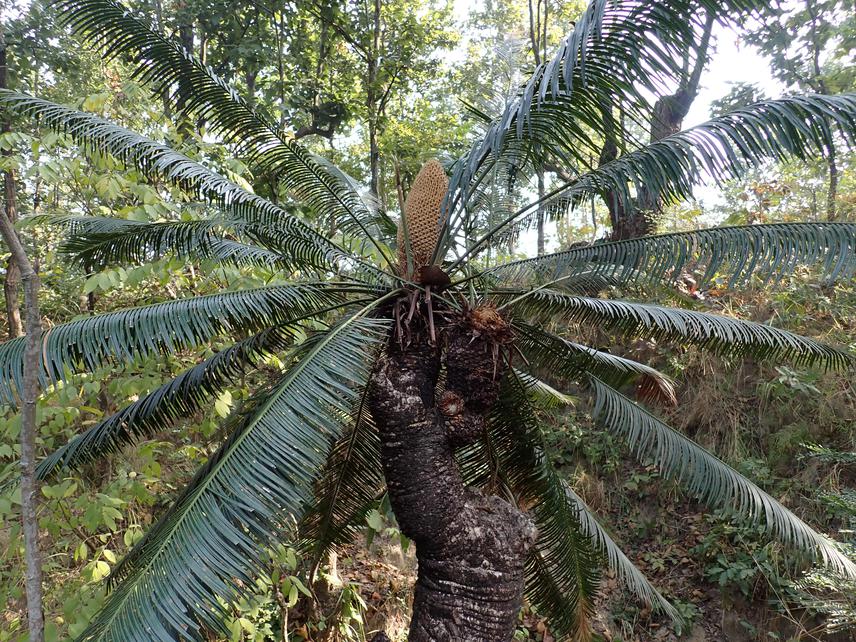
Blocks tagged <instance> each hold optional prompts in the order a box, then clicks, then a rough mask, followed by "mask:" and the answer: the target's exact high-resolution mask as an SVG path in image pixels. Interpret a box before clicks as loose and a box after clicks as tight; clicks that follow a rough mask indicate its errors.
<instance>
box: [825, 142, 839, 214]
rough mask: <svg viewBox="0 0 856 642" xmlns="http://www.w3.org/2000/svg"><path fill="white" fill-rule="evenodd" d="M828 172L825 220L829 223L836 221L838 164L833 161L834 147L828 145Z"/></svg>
mask: <svg viewBox="0 0 856 642" xmlns="http://www.w3.org/2000/svg"><path fill="white" fill-rule="evenodd" d="M826 166H827V168H828V170H829V187H828V189H827V191H826V220H827V221H829V222H830V223H831V222H833V221H836V220H837V219H838V209H837V203H836V201H837V200H838V164H837V163H836V161H835V147H834V146H833V145H830V146H829V148H828V155H827V157H826Z"/></svg>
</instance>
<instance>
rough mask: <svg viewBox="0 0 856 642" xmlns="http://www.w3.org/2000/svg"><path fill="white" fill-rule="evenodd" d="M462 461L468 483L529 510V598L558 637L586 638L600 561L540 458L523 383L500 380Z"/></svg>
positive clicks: (545, 461) (512, 377)
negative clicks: (478, 435) (484, 428)
mask: <svg viewBox="0 0 856 642" xmlns="http://www.w3.org/2000/svg"><path fill="white" fill-rule="evenodd" d="M459 461H460V465H461V469H462V473H463V475H464V478H465V480H466V481H467V483H470V484H475V485H479V486H486V487H488V488H489V489H491V490H495V489H496V486H497V485H499V487H500V488H501V489H503V490H504V491H505V493H506V494H507V495H509V496H510V497H513V499H514V501H516V502H517V504H518V505H519V506H520V507H521V508H523V509H524V510H527V511H528V512H529V515H530V517H531V518H532V519H533V521H534V522H535V525H536V526H537V528H538V539H537V541H536V543H535V546H534V547H533V549H532V550H531V551H530V554H529V557H528V559H527V564H526V594H527V596H528V597H529V599H530V601H531V602H532V603H533V604H534V605H535V607H536V609H537V611H538V612H539V613H541V614H542V615H544V616H546V617H547V618H548V620H549V622H550V627H551V630H553V631H554V632H555V633H558V634H561V635H567V636H573V637H574V639H587V638H586V635H587V633H588V631H589V630H590V628H589V627H590V622H589V617H590V615H591V613H592V609H593V600H594V597H595V595H596V594H597V591H598V585H599V582H600V562H601V560H600V557H599V555H598V553H597V552H596V551H595V549H594V547H593V543H592V540H591V539H590V538H589V536H588V535H587V534H586V533H585V532H584V531H583V526H582V524H581V523H580V519H579V511H578V509H577V508H576V506H574V505H572V504H571V503H569V502H568V501H567V500H566V497H565V492H564V489H563V486H562V482H561V479H560V478H559V476H558V475H557V473H556V471H555V470H554V469H553V466H552V464H551V463H550V461H549V459H548V458H547V457H546V455H545V453H544V449H543V447H542V444H541V437H540V432H539V427H538V422H537V418H536V416H535V414H534V412H533V410H532V408H531V406H530V405H529V399H528V396H527V391H526V386H525V383H524V382H522V381H520V380H519V379H518V378H517V377H516V375H515V374H514V373H510V374H509V375H508V376H507V377H505V379H504V381H503V385H502V390H501V392H500V396H499V402H498V403H497V405H496V406H495V408H494V409H493V411H492V412H491V415H490V417H489V422H488V432H487V436H486V439H485V440H484V441H483V442H480V443H477V444H475V445H474V446H472V447H470V448H468V449H467V450H466V451H465V452H463V453H462V454H461V455H460V458H459Z"/></svg>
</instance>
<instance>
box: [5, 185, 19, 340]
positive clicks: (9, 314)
mask: <svg viewBox="0 0 856 642" xmlns="http://www.w3.org/2000/svg"><path fill="white" fill-rule="evenodd" d="M4 184H5V187H6V190H5V191H6V195H5V200H6V216H7V217H8V218H9V222H10V223H12V224H13V225H14V224H15V221H16V220H17V219H18V214H17V212H18V210H17V207H16V202H15V176H14V174H13V173H12V172H11V171H8V172H5V176H4ZM20 286H21V270H20V268H19V267H18V263H17V262H16V261H15V259H14V257H12V256H10V257H9V260H8V262H7V263H6V278H5V279H4V280H3V294H4V295H5V298H6V320H7V324H8V331H9V338H10V339H14V338H16V337H20V336H22V335H23V334H24V326H23V324H22V323H21V307H20V305H19V303H18V289H19V288H20Z"/></svg>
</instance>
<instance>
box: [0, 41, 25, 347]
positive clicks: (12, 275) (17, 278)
mask: <svg viewBox="0 0 856 642" xmlns="http://www.w3.org/2000/svg"><path fill="white" fill-rule="evenodd" d="M7 71H8V67H7V65H6V37H5V34H4V33H2V31H0V89H7V88H8V86H9V84H8V76H7ZM10 131H12V123H10V122H9V121H8V120H6V121H4V122H3V132H4V133H6V132H10ZM11 153H12V152H11V151H5V150H4V151H3V156H9V155H11ZM3 187H4V190H3V191H4V198H5V204H6V216H8V217H9V221H10V222H11V223H12V224H13V225H14V223H15V221H17V220H18V207H17V203H16V200H15V174H14V173H13V172H12V170H9V171H7V172H3ZM20 285H21V270H20V269H18V264H17V263H16V262H15V260H14V258H13V257H11V256H10V257H9V261H8V262H7V264H6V278H5V279H4V281H3V293H4V294H5V298H6V320H7V325H8V331H9V338H10V339H14V338H15V337H20V336H21V335H23V334H24V328H23V325H22V324H21V308H20V305H19V304H18V289H19V287H20Z"/></svg>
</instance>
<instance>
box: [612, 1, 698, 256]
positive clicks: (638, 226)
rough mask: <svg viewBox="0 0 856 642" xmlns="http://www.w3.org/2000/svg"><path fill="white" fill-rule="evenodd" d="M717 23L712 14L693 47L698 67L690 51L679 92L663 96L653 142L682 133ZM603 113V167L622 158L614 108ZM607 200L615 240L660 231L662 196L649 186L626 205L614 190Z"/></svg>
mask: <svg viewBox="0 0 856 642" xmlns="http://www.w3.org/2000/svg"><path fill="white" fill-rule="evenodd" d="M713 23H714V16H713V15H712V14H710V13H708V15H707V16H706V18H705V22H704V27H703V31H702V33H701V38H700V40H699V43H698V45H697V46H696V47H692V46H691V48H695V60H694V64H692V65H691V55H690V53H691V50H690V49H687V51H686V59H685V65H684V70H683V75H682V77H681V79H680V84H679V86H678V88H677V90H676V91H675V93H673V94H670V95H667V96H661V97H660V98H658V99H657V102H656V103H654V108H653V111H652V113H651V122H650V125H649V127H650V131H649V143H655V142H657V141H658V140H662V139H663V138H666V137H667V136H671V135H673V134H677V133H678V132H679V131H681V128H682V126H683V123H684V118H686V116H687V114H688V113H689V110H690V107H692V104H693V101H695V99H696V96H697V95H698V88H699V81H700V80H701V74H702V71H703V70H704V66H705V63H706V61H707V51H708V48H709V47H710V39H711V35H712V33H713ZM690 67H692V69H691V68H690ZM601 111H602V112H603V114H604V119H605V121H604V124H605V127H604V129H605V130H606V132H607V136H606V140H605V141H604V146H603V149H602V150H601V155H600V164H601V165H602V164H604V163H606V162H609V161H612V160H615V158H617V157H618V149H617V132H616V131H615V130H616V127H615V123H614V117H613V116H612V113H611V111H612V107H611V105H609V106H605V107H604V108H603V109H602V110H601ZM622 129H623V128H622ZM604 201H605V203H606V206H607V208H608V209H609V218H610V223H611V225H612V239H613V240H624V239H632V238H639V237H641V236H646V235H648V234H652V233H653V232H654V231H655V230H656V226H657V219H658V218H659V216H660V214H661V209H662V203H661V202H660V200H659V198H658V196H657V195H656V194H654V193H652V192H651V191H650V190H649V189H647V187H646V186H644V185H642V186H641V187H640V189H639V193H638V194H637V198H636V199H634V202H632V203H625V202H623V199H622V198H621V197H620V196H618V194H617V193H615V192H614V191H609V192H607V193H606V194H605V195H604Z"/></svg>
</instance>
